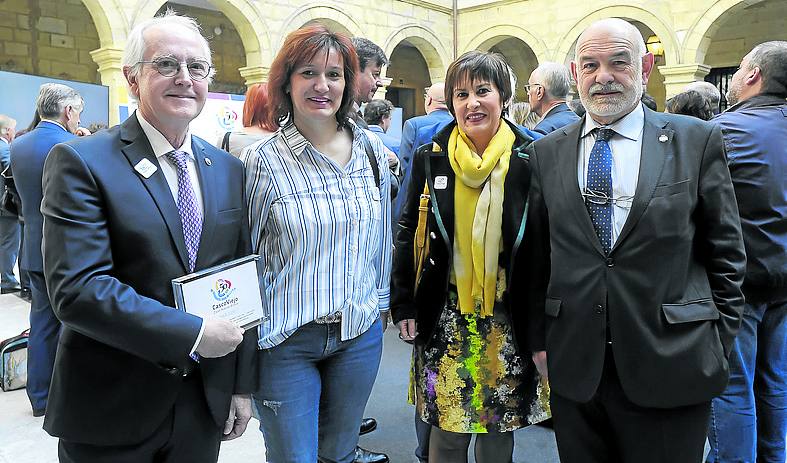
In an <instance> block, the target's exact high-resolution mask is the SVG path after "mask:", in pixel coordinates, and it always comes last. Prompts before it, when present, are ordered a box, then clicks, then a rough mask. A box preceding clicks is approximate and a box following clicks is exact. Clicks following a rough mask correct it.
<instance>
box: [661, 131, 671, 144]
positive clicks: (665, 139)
mask: <svg viewBox="0 0 787 463" xmlns="http://www.w3.org/2000/svg"><path fill="white" fill-rule="evenodd" d="M667 140H669V138H668V137H667V136H666V135H664V134H663V133H662V134H661V135H659V141H660V142H662V143H666V142H667Z"/></svg>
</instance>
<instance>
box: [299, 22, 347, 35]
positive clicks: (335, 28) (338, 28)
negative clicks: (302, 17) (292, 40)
mask: <svg viewBox="0 0 787 463" xmlns="http://www.w3.org/2000/svg"><path fill="white" fill-rule="evenodd" d="M311 24H321V25H323V26H325V27H326V28H327V29H328V30H329V31H331V32H338V33H340V34H344V35H346V36H347V37H352V36H353V34H352V32H350V29H347V27H345V26H344V25H343V24H342V23H340V22H338V21H334V20H333V19H328V18H316V19H312V20H311V21H309V22H307V23H306V24H304V26H309V25H311ZM301 27H303V26H301Z"/></svg>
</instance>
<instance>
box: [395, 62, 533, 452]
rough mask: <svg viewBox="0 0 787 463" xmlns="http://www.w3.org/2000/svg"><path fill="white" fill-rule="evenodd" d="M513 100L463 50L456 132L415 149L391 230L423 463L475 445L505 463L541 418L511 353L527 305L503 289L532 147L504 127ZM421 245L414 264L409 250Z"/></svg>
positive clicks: (451, 103) (456, 73)
mask: <svg viewBox="0 0 787 463" xmlns="http://www.w3.org/2000/svg"><path fill="white" fill-rule="evenodd" d="M511 95H512V88H511V78H510V74H509V68H508V65H507V64H506V63H505V61H503V59H502V57H500V56H499V55H496V54H493V53H486V52H478V51H472V52H468V53H465V54H464V55H462V56H461V57H460V58H459V59H457V60H456V61H455V62H454V63H453V64H451V66H450V67H449V68H448V73H447V75H446V82H445V96H446V103H447V105H448V109H449V111H450V112H451V114H453V116H454V118H455V121H454V122H452V123H450V124H449V125H448V126H446V127H444V128H443V129H442V130H441V131H440V132H438V134H437V135H436V136H435V137H434V140H435V143H433V144H431V145H424V146H422V147H420V148H419V149H418V150H417V152H416V155H415V157H414V160H413V168H412V178H411V183H410V186H409V188H408V193H407V197H406V198H405V205H404V209H403V213H402V218H401V221H400V222H399V225H398V227H397V229H396V231H395V235H396V254H395V257H394V270H393V280H392V314H393V319H394V322H396V323H397V325H398V326H399V330H400V337H401V338H402V339H403V340H405V341H413V342H414V349H413V369H412V375H411V395H410V399H411V401H413V402H414V403H415V405H416V415H417V416H418V417H419V418H420V419H421V420H423V421H424V422H426V423H428V424H430V425H431V426H432V430H431V438H430V441H429V462H430V463H441V462H450V463H459V462H466V461H467V459H468V449H469V446H470V439H471V438H472V436H473V434H475V435H476V436H477V437H476V445H475V449H474V452H475V458H476V461H477V462H478V463H498V462H499V463H509V462H510V461H511V459H512V455H513V448H514V438H513V431H514V430H516V429H519V428H521V427H524V426H527V425H529V424H533V423H536V422H539V421H542V420H544V419H546V418H547V417H548V410H547V408H548V405H547V404H546V403H545V401H544V400H540V399H539V397H540V394H539V393H540V392H542V386H541V382H540V380H539V377H538V374H537V372H536V368H535V366H534V365H533V363H532V362H531V361H530V359H529V356H523V355H521V354H520V352H525V353H527V352H529V349H528V346H527V339H526V338H527V329H526V326H524V321H525V317H524V313H523V312H524V308H525V306H526V304H525V297H526V294H524V293H523V288H522V287H523V286H524V285H522V284H521V283H520V284H512V281H516V279H519V281H521V278H522V275H523V272H525V267H526V266H527V264H528V259H527V257H525V252H523V249H524V246H523V237H524V233H525V225H526V216H527V198H528V189H529V185H530V166H529V161H528V155H527V154H526V153H525V151H524V149H525V148H526V146H527V145H529V144H530V143H531V142H532V141H533V137H531V136H529V135H528V134H527V133H525V132H524V131H523V129H522V128H520V127H518V126H517V125H515V124H513V123H512V122H509V121H507V120H505V119H503V117H502V116H503V115H504V114H505V110H506V107H505V105H506V103H507V102H508V101H509V100H510V99H511ZM427 194H428V204H427V196H426V195H427ZM422 198H423V200H422ZM419 209H420V210H421V211H423V212H422V213H421V225H420V227H419ZM424 218H425V219H426V220H425V224H426V227H425V229H424ZM422 238H423V239H422ZM424 239H425V241H426V244H427V245H428V246H427V249H428V250H426V251H425V252H424V253H423V260H422V262H418V261H419V260H420V259H419V258H418V255H417V253H414V252H413V249H414V247H413V246H414V243H415V242H420V241H423V240H424ZM416 273H418V274H417V275H416ZM541 397H543V394H541Z"/></svg>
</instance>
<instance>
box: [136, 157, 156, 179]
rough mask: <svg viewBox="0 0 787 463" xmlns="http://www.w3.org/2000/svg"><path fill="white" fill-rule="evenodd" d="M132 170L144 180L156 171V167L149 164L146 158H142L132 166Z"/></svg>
mask: <svg viewBox="0 0 787 463" xmlns="http://www.w3.org/2000/svg"><path fill="white" fill-rule="evenodd" d="M134 170H136V171H137V172H139V175H141V176H143V177H145V178H150V176H151V175H153V174H154V173H155V172H156V171H157V170H158V167H156V165H155V164H153V163H152V162H150V160H149V159H148V158H144V159H142V160H141V161H139V162H138V163H137V165H135V166H134Z"/></svg>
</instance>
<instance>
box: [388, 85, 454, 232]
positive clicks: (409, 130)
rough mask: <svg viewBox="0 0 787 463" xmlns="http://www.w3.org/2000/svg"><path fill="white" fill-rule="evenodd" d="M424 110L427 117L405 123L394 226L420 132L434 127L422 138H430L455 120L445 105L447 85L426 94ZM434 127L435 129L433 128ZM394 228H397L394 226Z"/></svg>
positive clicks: (435, 86)
mask: <svg viewBox="0 0 787 463" xmlns="http://www.w3.org/2000/svg"><path fill="white" fill-rule="evenodd" d="M424 109H425V110H426V115H424V116H416V117H411V118H410V119H408V120H407V121H406V122H405V123H404V128H403V129H402V144H401V145H400V146H399V157H400V158H401V161H402V184H401V186H400V187H399V190H400V193H399V196H397V199H396V201H394V207H393V218H394V222H393V223H394V224H396V222H398V221H399V216H400V215H401V214H402V207H403V206H404V198H405V197H406V196H407V188H408V185H409V183H410V167H411V166H412V162H413V156H414V155H415V150H417V149H418V147H419V146H420V145H419V144H418V142H419V140H418V138H419V130H421V129H422V128H424V127H432V128H431V129H430V130H429V131H428V132H429V133H426V132H423V133H422V134H420V135H421V137H422V138H429V139H431V136H433V135H434V134H436V133H437V129H438V127H439V126H441V123H448V122H450V121H451V120H453V118H454V117H453V116H452V115H451V113H450V112H448V106H446V104H445V84H444V83H443V82H435V83H434V84H432V85H431V86H430V87H429V88H427V89H426V92H425V93H424ZM433 126H434V127H433ZM394 228H396V227H395V226H394Z"/></svg>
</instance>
